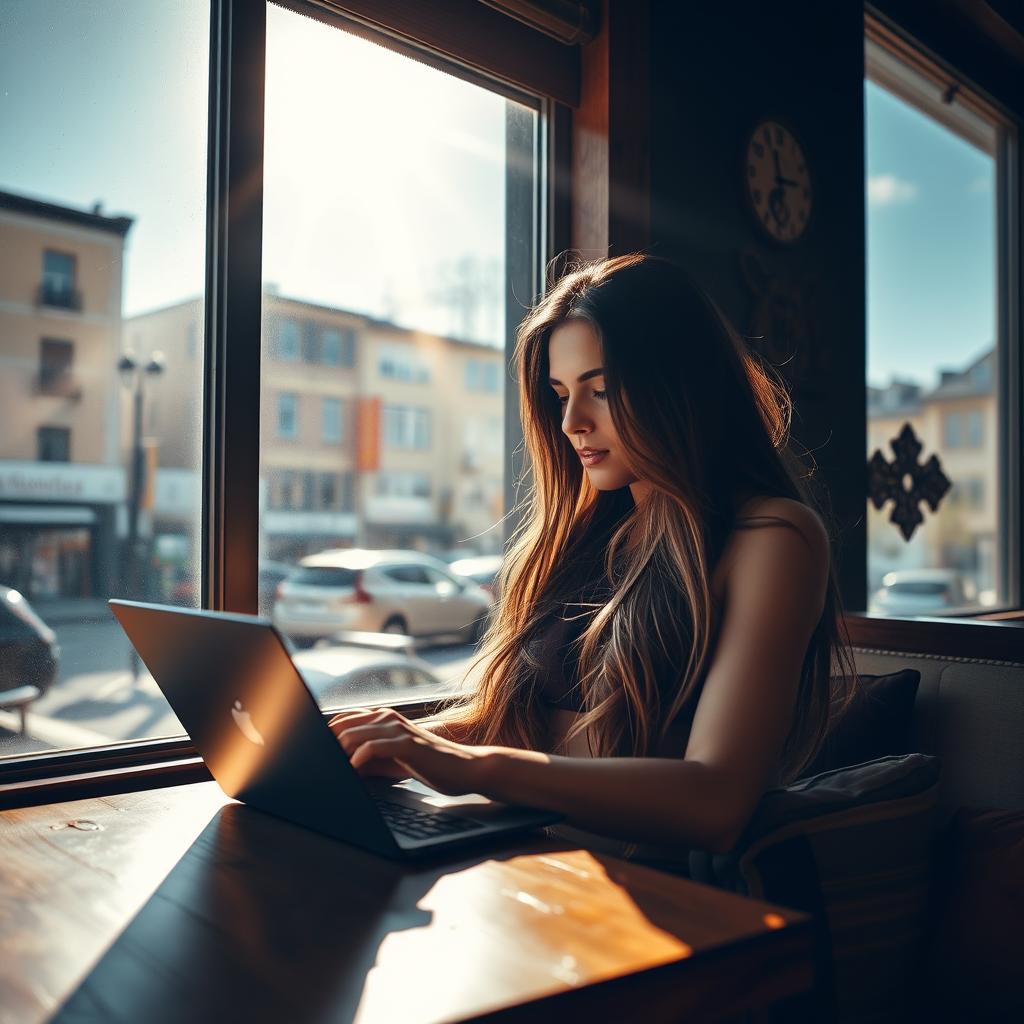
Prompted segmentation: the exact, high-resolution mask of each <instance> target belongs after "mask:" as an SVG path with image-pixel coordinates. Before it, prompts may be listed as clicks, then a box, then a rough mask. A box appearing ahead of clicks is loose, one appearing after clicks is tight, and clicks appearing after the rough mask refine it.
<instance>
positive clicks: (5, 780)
mask: <svg viewBox="0 0 1024 1024" xmlns="http://www.w3.org/2000/svg"><path fill="white" fill-rule="evenodd" d="M271 2H273V3H275V4H277V5H278V6H282V7H286V8H290V9H292V10H296V11H299V12H300V13H304V14H306V15H308V16H311V17H314V18H316V19H317V20H320V21H322V22H325V23H326V24H328V25H331V26H332V27H335V28H340V29H342V30H345V31H350V32H352V33H353V34H356V35H360V36H362V37H363V38H369V39H371V40H372V41H374V42H377V43H379V44H381V45H385V46H387V47H388V48H390V49H393V50H396V51H397V52H400V53H402V54H404V55H405V56H408V57H410V58H411V59H414V60H419V61H421V62H422V63H426V64H428V65H430V66H432V67H435V68H438V69H439V70H441V71H444V72H445V73H448V74H451V75H453V76H455V77H458V78H461V79H463V80H465V81H469V82H471V83H473V84H476V85H478V86H481V87H483V88H487V89H489V90H491V91H493V92H496V93H498V94H499V95H502V96H504V97H505V98H506V99H512V100H514V101H515V102H516V103H518V104H520V105H522V106H523V107H526V108H529V109H530V110H532V111H533V112H535V113H536V114H537V122H536V129H535V131H533V132H532V133H531V138H530V140H529V144H530V146H531V147H532V150H531V151H532V153H533V157H534V160H533V170H532V171H530V172H527V171H526V170H525V168H523V167H519V168H517V167H515V166H514V161H512V162H511V163H510V164H507V166H506V183H507V189H506V191H507V196H508V199H509V203H508V207H507V209H508V211H509V213H508V215H509V216H514V213H513V211H515V212H521V211H522V210H523V208H524V206H525V207H526V208H527V209H528V211H529V217H530V226H531V237H532V240H533V246H532V251H531V252H530V253H529V254H528V256H526V257H525V258H519V256H518V252H519V250H517V249H516V247H515V246H512V245H508V246H507V252H508V253H509V265H508V266H507V274H506V296H505V298H506V302H505V309H506V337H511V336H512V332H513V331H514V327H515V324H516V322H517V320H516V317H517V313H519V312H521V306H520V302H521V296H523V295H531V296H534V295H539V294H540V293H541V291H542V289H543V286H544V283H545V281H544V267H545V266H547V264H548V262H549V260H550V258H551V255H552V253H553V251H554V249H553V247H554V246H555V245H557V246H559V247H561V248H565V247H567V246H568V244H569V238H568V224H569V200H568V182H569V177H570V176H569V141H570V120H569V107H568V106H566V105H565V102H569V103H576V102H578V100H579V89H578V81H577V85H576V87H575V88H574V87H572V86H566V87H565V88H560V89H552V90H550V91H549V92H548V94H547V95H541V92H542V91H543V89H542V87H541V86H540V85H539V84H538V83H543V82H544V81H547V80H550V81H552V82H555V81H556V80H557V81H558V82H559V83H561V84H562V85H563V86H564V85H565V83H566V82H568V81H569V79H570V78H572V77H573V75H574V76H575V77H576V79H577V80H578V78H579V63H580V60H579V53H578V51H575V50H574V51H573V52H572V53H571V54H570V55H569V56H568V59H567V62H566V64H565V65H564V66H563V68H562V71H560V72H558V73H557V74H555V76H554V77H552V65H551V61H550V60H548V59H541V60H537V59H536V57H537V54H538V53H539V52H541V51H544V52H546V51H547V50H549V49H550V48H551V45H552V44H551V41H550V40H549V41H544V40H542V39H540V40H538V39H537V38H536V36H537V34H536V33H532V32H531V33H530V39H531V40H532V42H531V45H529V46H527V47H526V48H527V49H529V50H530V56H529V57H528V58H527V59H528V60H530V61H534V62H535V70H536V71H537V74H538V75H539V78H537V79H536V80H531V78H530V75H529V74H528V75H526V76H525V79H524V80H525V81H533V88H535V89H536V92H534V93H531V92H528V91H525V87H524V85H523V84H521V79H520V77H519V76H516V75H512V76H511V77H510V78H503V77H499V72H498V71H496V70H494V68H495V67H497V68H499V69H500V68H501V67H503V66H504V65H507V64H508V63H509V61H510V59H511V61H512V63H514V58H510V57H509V55H510V54H514V53H515V47H511V46H510V45H509V33H510V32H511V33H512V34H513V35H517V34H519V33H521V31H522V30H523V27H522V26H520V25H518V24H517V23H516V22H514V21H512V20H511V19H508V18H507V17H506V16H505V15H501V14H497V13H496V12H494V11H489V10H487V9H486V8H485V7H484V6H483V5H475V6H474V8H473V10H472V12H471V13H472V18H471V19H470V21H474V22H475V20H476V19H478V18H479V20H480V24H481V25H484V26H490V29H488V31H490V35H491V37H492V38H491V40H490V44H491V51H490V52H492V53H493V54H494V61H495V63H492V64H490V65H487V62H486V61H485V62H484V64H483V65H482V64H481V63H480V62H478V61H474V60H466V61H462V60H459V59H457V58H456V57H455V56H454V55H453V54H452V53H444V52H438V51H436V50H433V49H431V48H430V46H429V44H428V43H427V42H425V41H423V40H422V39H418V40H417V41H415V42H414V41H413V39H412V37H410V36H409V35H408V34H407V33H406V34H403V33H402V32H401V29H400V28H399V29H396V30H395V31H394V32H392V31H391V30H390V29H389V28H388V27H387V26H382V25H380V24H378V23H377V22H376V21H374V22H373V23H365V22H360V21H358V20H353V18H352V17H347V16H343V15H342V14H339V13H337V12H335V11H331V10H328V9H327V7H326V6H324V5H323V4H321V3H308V2H305V0H267V2H266V3H260V2H253V0H210V51H209V52H210V63H209V96H208V100H209V104H208V127H207V150H206V159H207V204H206V274H205V290H204V297H205V308H204V324H203V335H202V347H203V356H204V364H203V423H202V450H203V453H204V459H203V464H202V468H201V478H202V488H201V509H200V516H201V529H200V537H201V540H200V563H201V577H200V595H201V597H200V602H199V605H200V607H201V608H205V609H209V610H213V611H232V612H241V613H245V614H252V615H255V614H258V565H259V543H260V521H259V500H258V497H259V490H260V483H259V465H260V403H261V398H262V393H261V377H262V372H261V371H262V367H261V356H262V353H261V346H259V345H253V344H251V339H252V338H254V337H256V338H258V337H261V332H262V327H263V324H262V301H263V281H262V223H263V142H264V94H265V70H266V32H267V18H266V9H267V5H268V4H269V3H271ZM327 6H329V3H328V5H327ZM407 6H408V10H409V11H410V12H412V15H411V18H412V21H415V17H416V14H417V13H419V9H418V8H417V6H416V4H410V5H407ZM477 8H479V10H477ZM396 10H397V8H396ZM350 13H351V12H350ZM396 17H397V18H398V22H402V20H403V18H402V17H398V16H397V15H396ZM405 20H407V21H408V20H409V19H408V18H406V19H405ZM429 20H430V19H428V21H429ZM492 30H493V31H492ZM454 31H455V35H456V36H459V35H464V34H466V33H469V35H470V36H472V33H473V32H474V31H476V29H475V28H474V27H473V26H469V27H467V25H466V24H462V25H461V26H454ZM524 38H526V37H524ZM533 43H536V45H533ZM555 45H556V46H560V44H555ZM484 49H485V50H486V47H484ZM551 52H552V53H554V52H555V51H553V50H552V51H551ZM573 66H575V70H574V71H572V74H569V73H568V72H567V71H566V68H569V69H570V70H571V69H572V68H573ZM556 95H558V96H559V99H556V98H554V97H555V96H556ZM510 131H512V134H513V141H514V142H517V143H521V141H522V140H521V139H520V138H519V137H518V136H515V133H514V130H512V129H509V128H508V126H507V128H506V134H507V135H508V134H509V132H510ZM520 248H521V247H520ZM341 334H342V343H341V356H342V362H341V365H342V366H343V367H345V368H349V369H351V368H353V367H355V365H356V363H357V360H358V355H357V352H356V344H357V337H356V331H355V329H354V328H351V327H349V328H344V327H343V328H341ZM299 350H300V351H299V358H300V359H301V355H302V353H301V331H300V340H299ZM347 352H350V353H351V357H350V360H348V361H347V360H346V353H347ZM505 398H506V401H505V429H506V433H507V437H508V442H509V451H510V461H511V466H510V467H507V468H506V473H505V495H506V499H507V500H508V499H509V498H512V500H513V502H514V500H515V499H514V495H515V493H516V492H515V483H514V481H521V480H522V478H523V466H522V460H523V458H524V455H523V453H522V452H521V450H519V451H518V452H517V449H521V447H522V446H521V441H522V429H521V426H520V424H519V422H518V412H517V409H518V395H517V391H516V385H515V382H514V381H513V380H512V379H511V376H510V375H509V374H506V375H505ZM426 411H427V412H428V414H429V410H426ZM429 440H431V438H429V437H428V441H429ZM229 453H230V459H229ZM346 488H347V485H346V480H345V479H344V475H343V479H342V481H341V493H340V495H339V500H340V501H341V502H342V504H343V505H344V504H345V499H346ZM348 488H349V489H350V488H351V474H348ZM348 497H349V504H351V503H352V498H353V496H352V495H349V496H348ZM509 507H512V506H511V505H510V506H509ZM229 524H230V527H229ZM514 526H515V524H514V523H511V522H510V521H509V520H508V519H506V521H505V531H506V538H507V536H508V535H509V533H511V531H512V530H513V529H514ZM449 702H450V697H447V698H446V697H445V696H444V695H438V696H436V697H435V696H429V697H421V698H417V699H413V700H406V701H400V702H396V703H394V704H393V705H391V706H393V707H395V708H396V709H397V710H398V711H399V712H400V713H402V714H403V715H406V716H407V717H410V718H423V717H429V716H431V715H433V714H435V713H436V712H437V711H439V710H441V709H442V708H443V707H446V706H448V704H449ZM210 778H211V776H210V774H209V772H208V770H207V769H206V766H205V765H204V764H203V762H202V759H201V758H200V757H199V755H198V753H197V751H196V749H195V747H194V746H193V745H192V743H191V741H190V739H189V738H188V737H186V736H174V737H163V738H155V739H153V738H148V739H138V740H122V741H112V742H111V743H110V744H105V745H103V746H101V747H91V748H86V749H72V750H57V751H53V752H48V753H34V754H26V755H11V756H9V757H4V758H2V759H0V810H4V809H9V808H14V807H23V806H31V805H35V804H39V803H45V802H50V801H56V800H61V801H62V800H73V799H78V798H83V797H88V796H97V795H104V794H113V793H125V792H131V791H134V790H138V789H150V788H159V787H161V786H168V785H184V784H188V783H192V782H202V781H209V780H210Z"/></svg>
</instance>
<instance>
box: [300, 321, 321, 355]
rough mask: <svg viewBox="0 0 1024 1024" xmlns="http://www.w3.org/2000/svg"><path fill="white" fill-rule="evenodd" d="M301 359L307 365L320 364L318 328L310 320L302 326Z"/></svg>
mask: <svg viewBox="0 0 1024 1024" xmlns="http://www.w3.org/2000/svg"><path fill="white" fill-rule="evenodd" d="M302 358H303V359H305V360H306V362H307V363H318V362H320V328H319V327H318V326H317V325H316V324H315V323H314V322H313V321H312V320H306V321H304V322H303V324H302Z"/></svg>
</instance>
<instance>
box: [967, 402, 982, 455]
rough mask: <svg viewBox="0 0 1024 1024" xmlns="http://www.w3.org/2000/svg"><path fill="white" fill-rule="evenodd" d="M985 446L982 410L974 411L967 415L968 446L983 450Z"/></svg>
mask: <svg viewBox="0 0 1024 1024" xmlns="http://www.w3.org/2000/svg"><path fill="white" fill-rule="evenodd" d="M984 445H985V422H984V419H983V416H982V412H981V410H980V409H972V410H971V411H970V412H969V413H968V414H967V446H968V447H969V448H983V447H984Z"/></svg>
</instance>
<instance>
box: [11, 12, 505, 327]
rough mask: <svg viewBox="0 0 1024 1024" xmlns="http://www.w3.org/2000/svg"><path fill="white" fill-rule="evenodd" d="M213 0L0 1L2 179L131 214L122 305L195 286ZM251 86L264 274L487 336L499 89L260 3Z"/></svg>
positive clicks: (304, 292)
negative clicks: (261, 135)
mask: <svg viewBox="0 0 1024 1024" xmlns="http://www.w3.org/2000/svg"><path fill="white" fill-rule="evenodd" d="M208 6H209V5H208V2H207V0H175V2H174V3H173V4H171V3H166V2H163V0H136V2H134V3H131V4H127V5H126V4H125V3H123V0H117V2H112V0H90V2H89V3H82V2H80V0H3V2H2V3H0V139H2V140H4V144H3V145H0V189H2V190H6V191H11V192H19V193H24V194H27V195H31V196H33V197H35V198H40V199H45V200H48V201H51V202H57V203H63V204H67V205H70V206H76V207H81V208H91V207H92V205H93V204H94V203H95V202H97V201H100V202H102V204H103V212H105V213H108V214H115V213H116V214H128V215H129V216H132V217H134V218H135V224H134V225H133V227H132V229H131V231H130V232H129V235H128V244H127V250H126V254H125V267H124V303H123V310H124V314H125V315H126V316H132V315H134V314H136V313H139V312H143V311H146V310H150V309H154V308H157V307H160V306H164V305H169V304H171V303H174V302H177V301H180V300H181V299H184V298H188V297H192V296H195V295H198V294H200V293H201V292H202V288H203V276H204V265H203V259H204V255H203V254H204V232H205V196H206V165H205V161H206V155H205V153H206V141H207V139H206V130H207V106H206V89H207V74H208V46H209V43H208V34H209V14H208ZM40 55H45V59H43V60H41V59H40ZM371 82H372V83H373V85H372V87H371V86H370V84H369V83H371ZM266 98H267V103H266V106H267V119H266V148H265V182H264V245H263V257H264V260H263V262H264V280H265V282H266V283H267V284H269V285H270V286H272V287H275V288H276V289H277V290H278V291H279V292H280V293H281V294H283V295H290V296H294V297H297V298H302V299H306V300H310V301H314V302H320V303H324V304H327V305H336V306H341V307H344V308H349V309H354V310H357V311H360V312H366V313H369V314H371V315H376V316H385V317H387V316H390V317H393V318H394V319H395V320H397V321H398V322H400V323H403V324H406V325H408V326H416V327H420V328H423V329H426V330H431V331H438V332H442V333H456V334H460V335H466V336H471V337H475V338H477V339H479V340H486V341H491V342H493V343H500V342H501V341H502V340H503V339H502V338H501V337H500V334H501V331H502V328H503V324H504V292H503V289H502V288H501V287H500V281H501V279H502V276H503V273H504V270H503V265H504V245H505V231H504V224H505V208H504V167H505V109H506V102H507V101H506V100H505V99H504V98H503V97H499V96H496V95H494V94H493V93H490V92H488V91H486V90H484V89H482V88H480V87H478V86H475V85H472V84H469V83H466V82H463V81H461V80H459V79H456V78H454V77H452V76H449V75H446V74H443V73H441V72H439V71H437V70H436V69H433V68H429V67H426V66H425V65H422V64H419V63H417V62H415V61H412V60H409V59H407V58H403V57H401V56H398V55H396V54H393V53H391V52H390V51H387V50H385V49H383V48H381V47H379V46H376V45H374V44H372V43H369V42H367V41H365V40H362V39H358V38H356V37H354V36H350V35H346V34H345V33H342V32H339V31H336V30H333V29H331V28H328V27H326V26H323V25H321V24H319V23H317V22H315V21H312V20H311V19H308V18H304V17H302V16H300V15H297V14H294V13H292V12H289V11H285V10H282V9H281V8H277V7H274V6H270V7H268V15H267V92H266ZM9 140H17V144H16V145H11V144H9ZM467 279H468V280H471V281H472V280H476V281H477V282H478V287H477V289H476V290H477V293H478V294H479V300H478V301H477V302H476V303H475V305H474V306H471V307H470V308H469V309H468V310H467V309H465V308H464V305H463V306H460V305H458V304H455V303H453V302H452V301H449V300H447V299H445V297H444V293H446V292H447V293H450V292H451V291H452V289H453V286H455V285H458V284H460V283H464V282H465V281H466V280H467Z"/></svg>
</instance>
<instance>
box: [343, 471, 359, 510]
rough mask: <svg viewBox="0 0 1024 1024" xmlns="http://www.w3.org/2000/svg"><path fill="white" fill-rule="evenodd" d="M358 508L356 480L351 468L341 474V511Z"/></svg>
mask: <svg viewBox="0 0 1024 1024" xmlns="http://www.w3.org/2000/svg"><path fill="white" fill-rule="evenodd" d="M355 508H356V480H355V474H354V473H352V471H351V470H349V471H348V472H345V473H342V474H341V511H342V512H354V511H355Z"/></svg>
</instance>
